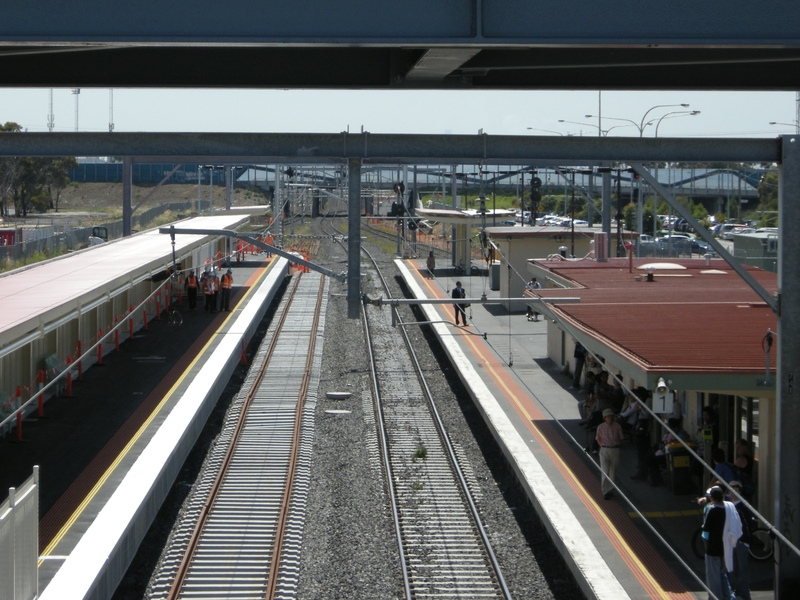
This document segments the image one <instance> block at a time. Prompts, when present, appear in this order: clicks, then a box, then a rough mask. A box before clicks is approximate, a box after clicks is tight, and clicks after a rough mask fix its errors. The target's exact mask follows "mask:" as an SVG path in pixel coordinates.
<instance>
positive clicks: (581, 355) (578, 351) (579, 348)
mask: <svg viewBox="0 0 800 600" xmlns="http://www.w3.org/2000/svg"><path fill="white" fill-rule="evenodd" d="M572 356H573V357H574V358H575V374H574V375H573V376H572V385H571V386H569V389H571V390H577V389H580V387H581V374H582V373H583V365H584V363H585V362H586V348H584V347H583V344H581V343H580V342H579V341H578V340H575V352H573V354H572Z"/></svg>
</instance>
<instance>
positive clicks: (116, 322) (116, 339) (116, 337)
mask: <svg viewBox="0 0 800 600" xmlns="http://www.w3.org/2000/svg"><path fill="white" fill-rule="evenodd" d="M117 325H119V317H118V316H117V315H114V350H116V351H117V352H119V327H117Z"/></svg>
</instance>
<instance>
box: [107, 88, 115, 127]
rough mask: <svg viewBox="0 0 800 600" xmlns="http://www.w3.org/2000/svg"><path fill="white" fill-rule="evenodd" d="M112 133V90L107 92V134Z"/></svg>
mask: <svg viewBox="0 0 800 600" xmlns="http://www.w3.org/2000/svg"><path fill="white" fill-rule="evenodd" d="M113 131H114V90H113V89H109V90H108V133H112V132H113Z"/></svg>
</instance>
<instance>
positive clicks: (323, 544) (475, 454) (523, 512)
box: [114, 223, 583, 600]
mask: <svg viewBox="0 0 800 600" xmlns="http://www.w3.org/2000/svg"><path fill="white" fill-rule="evenodd" d="M314 228H315V233H322V231H321V229H320V226H319V224H318V223H315V224H314ZM365 247H366V248H367V249H368V250H369V251H370V252H371V253H372V254H373V256H375V258H376V260H377V261H378V263H379V264H380V265H381V268H382V269H384V273H385V275H386V277H387V280H389V284H390V286H392V288H393V289H392V294H393V295H395V296H403V295H404V290H403V289H402V288H401V284H400V282H399V280H398V279H397V277H396V276H397V272H396V268H395V267H394V265H393V263H392V260H393V257H392V256H390V255H387V254H386V253H385V252H384V251H382V250H381V249H380V247H379V246H377V245H376V244H374V243H372V242H371V240H370V238H369V237H368V238H367V240H366V241H365ZM346 258H347V256H346V250H345V249H343V248H342V247H341V246H339V245H337V244H335V243H334V242H333V241H330V240H324V241H323V242H322V243H321V244H320V248H319V253H318V255H317V256H316V257H315V258H314V260H315V261H316V262H318V263H319V264H322V265H324V266H327V267H328V268H331V269H332V270H334V271H335V272H340V271H342V270H343V269H345V268H346ZM365 268H366V265H365ZM330 292H331V295H330V298H329V305H328V316H327V319H326V326H325V342H324V344H325V345H324V353H323V361H322V373H321V378H320V389H319V394H318V398H319V400H318V404H317V427H316V438H315V442H314V457H313V463H312V473H311V490H310V493H309V497H308V513H307V520H306V525H305V531H304V533H303V553H302V557H301V564H300V583H299V589H298V598H301V599H334V598H335V599H366V598H370V599H372V598H381V599H383V598H387V599H388V598H402V597H403V592H402V579H401V576H400V571H399V568H398V561H397V552H398V549H397V543H396V541H395V537H394V528H393V525H392V521H391V517H390V514H389V509H388V506H387V503H386V497H385V491H384V480H383V475H382V474H381V472H380V464H379V455H378V453H377V445H376V438H375V428H374V424H373V414H372V412H371V393H370V390H371V385H370V381H369V371H368V363H367V356H366V351H365V343H364V334H363V331H362V327H361V323H360V321H356V320H349V319H347V303H346V300H345V293H346V286H345V285H343V284H340V283H338V282H331V286H330ZM370 309H373V308H372V307H370ZM374 310H377V309H374ZM404 310H406V311H410V310H411V309H410V308H405V309H404ZM411 318H412V317H411V315H410V314H406V316H405V317H404V319H403V320H411ZM409 333H410V335H411V338H412V340H413V343H414V345H415V348H416V349H417V352H418V358H419V360H420V363H421V365H422V367H423V369H424V370H425V373H426V377H427V379H428V385H429V386H430V388H431V391H432V392H433V394H434V397H435V398H436V399H437V403H438V404H437V407H438V410H439V412H440V415H441V417H442V420H443V421H444V424H445V427H446V428H447V430H448V432H449V434H450V437H451V439H452V440H453V442H455V443H456V444H457V445H459V446H460V447H461V448H462V456H464V457H465V458H466V459H467V460H468V461H469V462H470V464H471V467H472V470H473V471H474V473H475V476H476V478H477V480H478V482H479V485H480V486H481V498H480V501H479V510H480V512H481V515H482V517H483V520H484V526H485V528H486V530H487V532H488V533H489V536H490V539H491V540H492V543H493V547H494V551H495V553H496V554H497V557H498V559H499V561H500V564H501V568H502V570H503V575H504V577H505V579H506V582H507V584H508V587H509V589H510V590H511V592H512V594H513V597H514V598H519V599H528V598H531V599H533V598H536V599H538V598H558V599H562V598H563V599H570V600H571V599H573V598H581V597H583V594H582V593H581V591H580V589H579V588H578V586H577V584H576V582H575V580H574V578H573V577H572V574H571V573H570V571H569V569H568V568H567V566H566V564H565V562H564V561H563V559H562V558H561V556H560V555H559V553H558V551H557V550H556V548H555V546H554V545H553V543H552V541H551V540H550V538H549V536H548V534H547V532H546V531H545V529H544V527H543V526H542V524H541V522H540V521H539V519H538V517H537V515H536V513H535V511H534V509H533V508H532V507H531V506H530V505H529V504H528V502H527V499H526V497H525V495H524V494H523V493H522V491H521V489H520V488H519V486H518V484H517V482H516V480H515V478H514V476H513V473H512V472H511V470H510V469H509V468H508V467H507V465H506V464H505V462H504V460H503V458H502V453H501V452H500V451H499V449H498V448H497V445H496V444H495V442H494V439H493V438H492V436H491V434H490V433H489V431H488V429H487V428H486V426H485V425H484V423H483V421H482V420H481V417H480V414H479V413H478V410H477V409H476V408H475V406H474V405H473V403H472V401H471V399H470V398H469V397H468V396H467V394H466V392H465V391H464V389H463V387H462V385H461V382H460V381H459V379H458V376H457V374H456V373H455V372H454V370H453V369H452V367H451V366H450V365H449V364H448V362H447V358H446V356H445V355H444V353H443V352H442V350H441V348H440V347H439V344H438V342H437V341H436V339H435V337H434V336H433V334H432V333H431V332H430V331H429V329H428V328H426V327H420V328H418V329H417V328H409ZM401 360H402V358H401ZM236 378H237V379H238V381H241V376H240V375H239V376H238V377H236ZM229 387H230V386H229ZM342 391H346V392H351V393H352V396H351V397H350V398H348V399H346V400H332V399H329V398H327V396H326V393H327V392H342ZM234 393H235V390H234ZM227 403H228V402H227V401H225V400H224V399H223V401H221V402H220V408H219V411H220V416H218V417H217V418H214V417H212V418H211V419H209V425H208V426H207V430H206V431H204V433H203V436H202V439H201V442H200V443H199V444H198V447H197V448H195V450H194V451H193V452H192V455H191V456H190V458H189V459H188V460H187V463H186V465H184V469H183V471H182V473H181V476H180V477H179V480H178V481H177V482H176V484H175V486H174V488H173V490H172V491H171V492H170V494H169V496H168V498H167V501H166V503H165V505H164V507H162V510H161V511H160V513H159V517H158V518H157V521H156V522H155V523H154V525H153V526H152V527H151V530H150V532H149V533H148V535H147V538H146V540H145V544H144V545H143V546H142V548H141V549H140V551H139V553H138V554H137V557H136V560H135V561H134V564H132V565H131V567H130V569H129V571H128V573H127V574H126V577H125V579H124V580H123V582H122V584H121V585H120V587H119V588H118V590H117V593H116V594H115V596H114V598H115V600H123V599H133V598H143V597H144V598H147V597H148V595H147V586H148V581H149V576H150V575H149V574H150V573H152V572H153V571H154V569H155V566H156V564H157V561H158V559H157V558H156V557H157V556H158V555H159V554H160V548H161V547H163V546H164V544H165V543H166V542H167V540H168V538H169V535H170V531H171V529H172V524H173V522H174V520H175V518H176V516H177V515H179V514H180V513H181V510H182V504H183V501H184V499H185V497H186V495H187V492H188V489H189V486H190V485H191V484H192V483H193V482H194V481H195V480H196V478H197V475H198V473H199V472H200V469H201V468H202V464H203V461H204V457H205V453H206V450H207V449H208V447H209V446H210V445H212V444H213V443H214V440H215V436H216V433H217V431H218V428H219V424H220V423H221V422H222V414H224V407H225V406H226V405H227ZM329 410H337V411H342V410H347V411H350V412H349V413H341V412H337V413H329V412H326V411H329ZM215 427H216V428H217V430H216V431H215Z"/></svg>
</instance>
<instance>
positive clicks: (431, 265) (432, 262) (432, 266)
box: [425, 250, 436, 279]
mask: <svg viewBox="0 0 800 600" xmlns="http://www.w3.org/2000/svg"><path fill="white" fill-rule="evenodd" d="M425 266H426V267H427V268H428V277H429V278H431V279H433V278H434V275H433V272H434V271H435V270H436V257H435V256H434V255H433V250H431V251H430V252H429V253H428V260H427V261H426V262H425Z"/></svg>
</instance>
